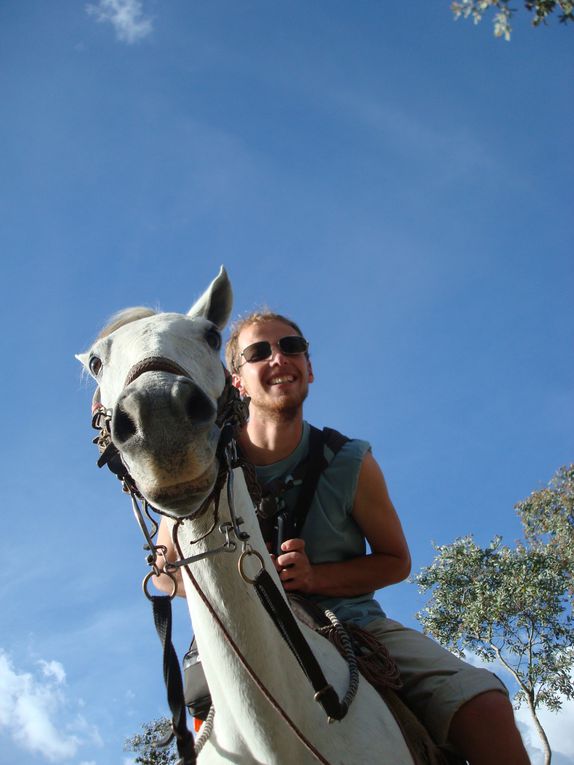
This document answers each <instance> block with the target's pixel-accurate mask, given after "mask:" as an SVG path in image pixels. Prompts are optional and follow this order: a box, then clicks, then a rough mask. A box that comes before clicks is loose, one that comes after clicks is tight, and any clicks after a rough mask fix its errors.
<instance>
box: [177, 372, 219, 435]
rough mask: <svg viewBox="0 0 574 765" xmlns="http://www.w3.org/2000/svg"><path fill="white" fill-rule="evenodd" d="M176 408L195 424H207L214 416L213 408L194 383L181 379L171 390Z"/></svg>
mask: <svg viewBox="0 0 574 765" xmlns="http://www.w3.org/2000/svg"><path fill="white" fill-rule="evenodd" d="M172 400H173V402H174V404H175V405H176V408H177V409H178V410H180V411H181V413H182V414H183V415H184V416H185V417H187V418H188V419H189V420H190V421H191V422H193V423H195V424H201V423H203V422H209V420H211V419H213V417H214V416H215V406H214V405H213V404H212V403H211V401H210V400H209V398H208V397H207V396H206V394H205V393H204V392H203V391H202V390H201V388H199V387H198V386H197V385H196V384H195V383H194V382H192V381H191V380H188V379H185V378H184V379H181V380H178V382H177V383H176V384H175V385H174V386H173V388H172Z"/></svg>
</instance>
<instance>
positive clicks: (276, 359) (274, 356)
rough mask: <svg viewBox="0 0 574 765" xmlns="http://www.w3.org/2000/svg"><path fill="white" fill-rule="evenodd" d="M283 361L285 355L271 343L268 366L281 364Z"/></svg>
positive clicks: (275, 344)
mask: <svg viewBox="0 0 574 765" xmlns="http://www.w3.org/2000/svg"><path fill="white" fill-rule="evenodd" d="M284 361H285V354H284V353H283V351H282V350H281V348H280V347H279V346H278V345H277V343H271V357H270V359H269V363H270V364H273V363H275V364H283V363H284Z"/></svg>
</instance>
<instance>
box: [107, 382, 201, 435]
mask: <svg viewBox="0 0 574 765" xmlns="http://www.w3.org/2000/svg"><path fill="white" fill-rule="evenodd" d="M215 414H216V410H215V405H214V404H213V403H212V402H211V401H210V399H209V398H208V397H207V395H206V394H205V393H204V392H203V391H202V390H201V388H200V387H199V386H197V385H196V384H195V383H194V382H193V381H192V380H190V379H188V378H187V377H177V378H176V379H175V380H174V382H173V383H172V384H171V385H170V386H167V387H164V388H162V389H160V390H153V389H149V388H146V387H141V388H138V387H137V383H136V384H134V385H133V387H132V385H130V386H129V387H128V388H126V389H125V390H124V391H123V393H122V394H121V395H120V397H119V399H118V401H117V404H116V406H115V409H114V416H113V419H112V438H113V440H114V443H115V444H116V445H117V446H120V445H122V444H125V443H126V441H129V439H130V438H132V437H133V436H135V435H136V434H138V433H139V434H141V435H142V436H143V437H144V439H145V437H146V434H147V435H151V433H152V432H153V431H154V430H156V429H157V428H158V427H159V428H162V429H165V428H166V427H167V428H169V427H173V428H176V427H177V425H178V424H182V423H183V422H184V421H187V422H188V424H191V425H195V426H198V425H199V426H201V425H203V424H206V423H208V422H210V421H212V420H213V419H214V418H215ZM170 422H171V426H170Z"/></svg>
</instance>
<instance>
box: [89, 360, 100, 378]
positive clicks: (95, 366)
mask: <svg viewBox="0 0 574 765" xmlns="http://www.w3.org/2000/svg"><path fill="white" fill-rule="evenodd" d="M102 366H103V364H102V360H101V359H100V358H98V356H92V357H91V359H90V360H89V361H88V368H89V370H90V372H91V373H92V374H93V375H94V377H97V376H98V375H99V374H100V372H101V371H102Z"/></svg>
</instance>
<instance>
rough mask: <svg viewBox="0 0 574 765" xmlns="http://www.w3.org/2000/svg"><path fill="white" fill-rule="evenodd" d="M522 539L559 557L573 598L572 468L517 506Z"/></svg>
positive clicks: (573, 519) (555, 475) (573, 522)
mask: <svg viewBox="0 0 574 765" xmlns="http://www.w3.org/2000/svg"><path fill="white" fill-rule="evenodd" d="M516 511H517V512H518V515H519V517H520V520H521V521H522V526H523V528H524V535H525V536H526V539H527V540H528V542H529V544H530V545H531V546H532V547H535V548H540V549H543V548H545V547H548V548H550V549H552V550H554V551H555V553H556V554H557V555H559V556H560V557H562V558H563V559H564V561H565V564H566V569H567V573H568V577H569V589H570V596H571V598H572V597H573V595H574V581H573V577H574V465H565V466H564V467H561V468H560V469H559V470H557V471H556V473H555V474H554V475H553V476H552V479H551V480H550V483H549V484H548V486H547V487H546V488H544V489H540V490H538V491H534V492H532V494H531V495H530V496H529V497H527V498H526V499H524V500H523V501H522V502H519V503H518V504H517V505H516Z"/></svg>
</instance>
